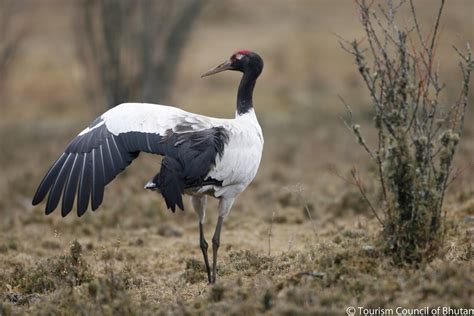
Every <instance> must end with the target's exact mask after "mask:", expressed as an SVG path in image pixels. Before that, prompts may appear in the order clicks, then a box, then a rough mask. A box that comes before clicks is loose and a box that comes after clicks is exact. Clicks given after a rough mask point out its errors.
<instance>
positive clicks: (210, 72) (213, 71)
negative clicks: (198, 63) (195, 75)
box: [201, 60, 232, 78]
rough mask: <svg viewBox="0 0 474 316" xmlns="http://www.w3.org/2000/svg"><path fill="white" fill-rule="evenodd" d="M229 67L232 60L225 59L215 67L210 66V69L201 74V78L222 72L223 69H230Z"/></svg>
mask: <svg viewBox="0 0 474 316" xmlns="http://www.w3.org/2000/svg"><path fill="white" fill-rule="evenodd" d="M230 69H232V61H231V60H227V61H225V62H223V63H222V64H220V65H219V66H217V67H215V68H212V69H210V70H208V71H206V72H205V73H203V74H202V75H201V78H204V77H207V76H210V75H213V74H216V73H219V72H222V71H224V70H230Z"/></svg>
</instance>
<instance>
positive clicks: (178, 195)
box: [154, 156, 185, 212]
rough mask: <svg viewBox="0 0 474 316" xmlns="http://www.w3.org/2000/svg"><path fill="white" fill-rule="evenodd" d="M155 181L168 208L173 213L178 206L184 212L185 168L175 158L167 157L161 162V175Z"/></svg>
mask: <svg viewBox="0 0 474 316" xmlns="http://www.w3.org/2000/svg"><path fill="white" fill-rule="evenodd" d="M155 178H156V181H154V182H155V183H156V184H157V186H158V187H159V190H160V192H161V195H163V198H164V199H165V202H166V207H168V208H169V209H171V210H172V211H173V212H174V211H175V210H176V205H177V206H178V207H179V208H180V209H182V210H184V205H183V194H184V186H185V182H184V176H183V166H182V165H181V164H180V163H179V161H177V160H176V159H174V158H171V157H168V156H166V157H165V158H164V159H163V160H162V161H161V169H160V173H159V174H157V175H156V176H155Z"/></svg>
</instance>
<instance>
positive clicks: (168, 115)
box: [33, 103, 215, 216]
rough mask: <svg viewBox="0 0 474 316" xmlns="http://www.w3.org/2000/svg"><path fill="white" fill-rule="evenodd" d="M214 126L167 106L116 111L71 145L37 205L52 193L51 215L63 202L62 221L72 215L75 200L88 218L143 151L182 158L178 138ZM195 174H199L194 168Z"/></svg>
mask: <svg viewBox="0 0 474 316" xmlns="http://www.w3.org/2000/svg"><path fill="white" fill-rule="evenodd" d="M213 124H215V122H213V121H211V120H210V119H207V118H205V117H202V116H198V115H194V114H191V113H188V112H185V111H182V110H180V109H177V108H173V107H168V106H161V105H154V104H134V103H126V104H122V105H119V106H116V107H115V108H113V109H111V110H109V111H107V112H106V113H104V114H103V115H102V116H100V117H98V118H97V119H96V120H95V121H94V122H93V123H92V124H91V125H90V126H89V127H88V128H86V129H85V130H83V131H82V132H81V133H79V135H77V137H76V138H74V139H73V140H72V141H71V142H70V143H69V145H68V146H67V147H66V149H65V151H64V153H63V154H62V155H61V156H60V157H59V158H58V159H57V160H56V161H55V162H54V164H53V165H52V166H51V168H50V169H49V171H48V172H47V173H46V175H45V177H44V178H43V180H42V181H41V183H40V185H39V187H38V189H37V191H36V194H35V196H34V198H33V205H36V204H38V203H40V202H41V201H43V200H44V199H45V198H46V196H47V195H48V193H49V195H48V199H47V203H46V214H49V213H51V212H53V211H54V210H55V209H56V207H57V206H58V204H59V201H60V199H61V196H62V212H61V214H62V216H66V215H67V214H69V213H70V212H71V210H72V208H73V205H74V200H75V197H76V196H77V213H78V215H79V216H81V215H83V214H84V213H85V211H86V210H87V208H88V206H89V201H91V208H92V210H96V209H97V208H98V207H99V206H100V204H101V203H102V200H103V196H104V187H105V186H106V185H107V184H108V183H109V182H110V181H112V180H113V179H114V178H115V176H116V175H117V174H119V173H120V172H121V171H122V170H124V169H125V168H126V167H127V166H128V165H129V164H130V163H131V162H132V161H133V159H135V158H136V157H137V156H138V154H139V152H140V151H144V152H149V153H154V154H159V155H167V154H168V153H169V154H171V155H173V156H182V153H181V152H178V151H177V149H176V148H177V147H179V145H180V144H179V143H178V141H179V140H183V137H178V136H176V135H178V134H181V133H185V134H189V135H191V134H195V132H199V131H205V130H206V129H209V128H213ZM170 135H174V136H172V137H171V136H170ZM190 138H191V139H192V138H193V137H190ZM194 138H196V137H194ZM197 139H198V140H199V137H198V138H197ZM167 140H172V141H171V142H170V141H167ZM193 146H196V144H194V145H193ZM185 147H187V146H185ZM190 171H191V172H195V170H194V169H193V168H192V170H190Z"/></svg>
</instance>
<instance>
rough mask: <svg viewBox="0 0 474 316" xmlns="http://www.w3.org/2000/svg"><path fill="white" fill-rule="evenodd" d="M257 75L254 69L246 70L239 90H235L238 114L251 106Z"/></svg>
mask: <svg viewBox="0 0 474 316" xmlns="http://www.w3.org/2000/svg"><path fill="white" fill-rule="evenodd" d="M258 75H259V73H256V72H255V71H252V70H247V71H245V72H244V75H243V76H242V79H241V80H240V85H239V91H238V92H237V114H238V115H242V114H245V113H247V112H248V111H250V110H251V109H252V108H253V101H252V95H253V88H255V82H256V81H257V77H258Z"/></svg>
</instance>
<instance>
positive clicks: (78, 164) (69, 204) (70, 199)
mask: <svg viewBox="0 0 474 316" xmlns="http://www.w3.org/2000/svg"><path fill="white" fill-rule="evenodd" d="M83 159H84V155H83V154H76V156H75V158H74V162H73V164H72V167H71V173H70V174H69V178H68V180H67V182H66V187H65V189H64V194H63V203H62V208H61V215H62V216H63V217H64V216H66V215H67V214H69V213H70V212H71V210H72V208H73V206H74V199H75V197H76V191H77V184H78V182H79V177H80V175H81V168H82V164H83Z"/></svg>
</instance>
